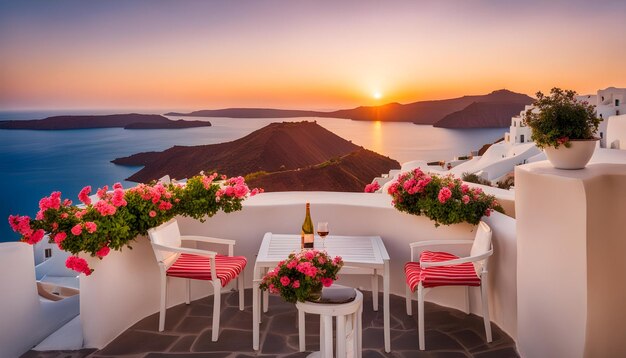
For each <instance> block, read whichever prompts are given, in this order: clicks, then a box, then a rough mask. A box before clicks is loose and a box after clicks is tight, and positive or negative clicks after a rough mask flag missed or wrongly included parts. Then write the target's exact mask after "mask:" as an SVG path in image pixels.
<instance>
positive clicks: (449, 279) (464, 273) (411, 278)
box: [404, 251, 480, 291]
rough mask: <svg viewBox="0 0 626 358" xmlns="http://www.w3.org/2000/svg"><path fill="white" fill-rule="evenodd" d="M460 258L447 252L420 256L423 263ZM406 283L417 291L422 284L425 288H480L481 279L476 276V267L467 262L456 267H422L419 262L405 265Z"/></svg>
mask: <svg viewBox="0 0 626 358" xmlns="http://www.w3.org/2000/svg"><path fill="white" fill-rule="evenodd" d="M458 258H459V257H458V256H455V255H452V254H449V253H447V252H432V251H424V252H422V254H421V255H420V261H423V262H441V261H447V260H454V259H458ZM404 273H405V275H406V283H407V285H409V287H410V288H411V291H415V289H416V288H417V285H418V284H419V283H420V281H421V282H422V285H423V286H424V287H437V286H480V278H479V277H478V276H477V275H476V270H474V265H472V263H471V262H466V263H463V264H460V265H454V266H437V267H427V268H425V269H423V268H421V267H420V264H419V262H407V263H406V265H404Z"/></svg>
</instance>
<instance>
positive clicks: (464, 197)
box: [461, 195, 470, 204]
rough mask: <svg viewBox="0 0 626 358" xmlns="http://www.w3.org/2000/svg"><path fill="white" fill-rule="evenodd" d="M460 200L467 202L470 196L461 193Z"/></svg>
mask: <svg viewBox="0 0 626 358" xmlns="http://www.w3.org/2000/svg"><path fill="white" fill-rule="evenodd" d="M461 201H463V204H467V203H469V201H470V197H469V196H467V195H463V198H461Z"/></svg>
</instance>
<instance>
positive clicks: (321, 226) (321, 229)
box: [317, 221, 328, 248]
mask: <svg viewBox="0 0 626 358" xmlns="http://www.w3.org/2000/svg"><path fill="white" fill-rule="evenodd" d="M317 234H318V235H319V236H320V238H321V239H322V248H326V244H325V243H324V239H325V238H326V235H328V222H326V221H320V222H318V223H317Z"/></svg>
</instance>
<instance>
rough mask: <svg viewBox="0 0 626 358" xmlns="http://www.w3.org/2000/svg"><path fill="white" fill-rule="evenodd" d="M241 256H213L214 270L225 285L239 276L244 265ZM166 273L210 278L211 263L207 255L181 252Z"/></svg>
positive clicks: (193, 277)
mask: <svg viewBox="0 0 626 358" xmlns="http://www.w3.org/2000/svg"><path fill="white" fill-rule="evenodd" d="M247 262H248V260H246V258H245V257H243V256H224V255H216V256H215V266H216V267H215V271H216V275H217V278H219V279H220V281H221V282H222V287H224V286H226V285H227V284H228V283H229V282H230V280H232V279H234V278H235V277H237V276H239V274H240V273H241V271H243V269H244V268H245V267H246V263H247ZM167 275H168V276H172V277H182V278H192V279H195V280H212V277H211V263H210V261H209V258H208V257H205V256H198V255H192V254H181V255H180V256H179V257H178V259H177V260H176V262H174V264H173V265H172V266H170V268H169V269H167Z"/></svg>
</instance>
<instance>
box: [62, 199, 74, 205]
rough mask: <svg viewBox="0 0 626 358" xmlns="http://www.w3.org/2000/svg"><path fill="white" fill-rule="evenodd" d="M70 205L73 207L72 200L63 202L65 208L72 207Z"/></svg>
mask: <svg viewBox="0 0 626 358" xmlns="http://www.w3.org/2000/svg"><path fill="white" fill-rule="evenodd" d="M70 205H72V201H71V200H70V199H65V200H63V206H70Z"/></svg>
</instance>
